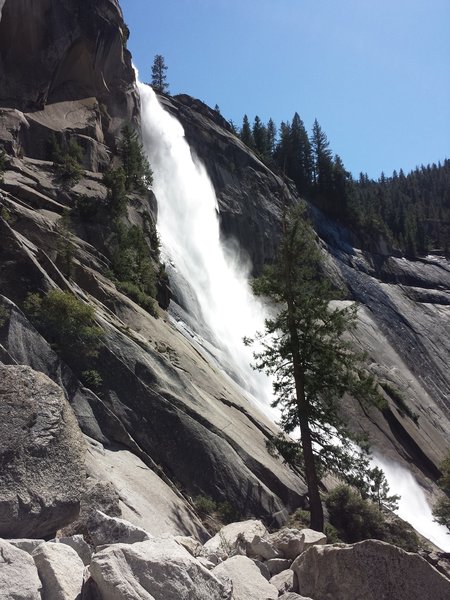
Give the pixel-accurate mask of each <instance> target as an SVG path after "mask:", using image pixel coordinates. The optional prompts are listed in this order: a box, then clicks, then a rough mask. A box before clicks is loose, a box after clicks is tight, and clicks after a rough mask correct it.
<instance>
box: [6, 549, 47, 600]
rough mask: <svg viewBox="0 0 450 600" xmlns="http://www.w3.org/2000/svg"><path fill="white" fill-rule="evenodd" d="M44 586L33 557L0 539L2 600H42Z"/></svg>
mask: <svg viewBox="0 0 450 600" xmlns="http://www.w3.org/2000/svg"><path fill="white" fill-rule="evenodd" d="M41 589H42V584H41V581H40V579H39V576H38V572H37V569H36V566H35V564H34V561H33V559H32V558H31V556H30V555H29V554H28V553H27V552H25V551H24V550H20V549H19V548H16V547H14V546H13V545H11V544H9V543H8V542H7V541H5V540H1V539H0V598H2V599H3V600H41V593H40V592H41Z"/></svg>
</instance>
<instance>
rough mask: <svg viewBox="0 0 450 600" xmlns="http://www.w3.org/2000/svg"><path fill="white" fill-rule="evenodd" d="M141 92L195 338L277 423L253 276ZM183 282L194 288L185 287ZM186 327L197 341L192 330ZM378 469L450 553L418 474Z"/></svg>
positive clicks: (159, 112)
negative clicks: (257, 337)
mask: <svg viewBox="0 0 450 600" xmlns="http://www.w3.org/2000/svg"><path fill="white" fill-rule="evenodd" d="M138 86H139V93H140V96H141V117H142V136H143V142H144V147H145V150H146V152H147V154H148V157H149V160H150V164H151V166H152V169H153V174H154V184H153V189H154V192H155V194H156V197H157V198H158V230H159V234H160V237H161V241H162V246H163V255H164V258H165V259H166V260H168V261H169V262H170V264H171V265H172V266H173V269H174V276H175V279H179V280H181V281H179V282H178V285H177V286H176V287H177V290H178V293H179V294H180V295H181V296H183V295H184V296H185V297H184V298H180V300H181V301H184V302H185V303H186V305H188V306H189V308H190V310H191V311H192V310H194V312H195V313H196V315H195V318H194V319H193V320H192V323H193V325H192V328H194V329H195V337H196V339H197V341H198V344H199V345H200V346H201V347H202V349H203V350H207V351H208V352H209V354H210V355H212V356H213V357H214V358H215V360H216V362H217V363H218V364H219V366H222V367H223V368H224V369H225V371H226V372H227V373H228V374H230V375H231V377H233V378H234V380H235V381H236V382H237V383H238V384H239V385H240V386H241V388H243V389H244V390H246V391H247V393H248V394H249V395H250V397H252V398H253V399H254V400H255V401H256V403H257V404H258V406H259V408H260V409H261V410H262V411H263V412H264V413H265V414H267V415H268V416H269V417H270V418H271V419H272V420H273V421H275V420H276V418H277V413H276V412H275V411H274V410H273V409H271V408H270V403H271V400H272V398H273V394H272V384H271V381H270V380H269V378H268V377H266V376H265V375H263V374H262V373H258V372H255V371H253V369H252V368H251V366H250V365H251V362H252V359H253V357H252V350H251V349H250V348H247V347H246V346H244V344H243V342H242V338H243V337H244V336H247V335H248V336H252V335H254V333H255V332H256V331H261V330H262V329H263V327H264V318H265V314H266V311H265V308H264V306H263V305H262V304H261V303H260V302H259V301H258V300H257V299H256V298H255V297H254V296H253V294H252V292H251V289H250V286H249V283H248V269H247V268H246V267H245V265H243V264H242V263H241V261H239V259H238V258H237V254H233V252H230V251H229V250H227V249H226V248H224V247H223V245H222V244H221V242H220V232H219V220H218V215H217V211H218V205H217V198H216V195H215V192H214V188H213V186H212V183H211V181H210V179H209V177H208V175H207V173H206V170H205V168H204V167H203V165H202V164H201V163H200V162H199V161H198V160H197V159H196V158H195V157H194V156H193V155H192V153H191V150H190V147H189V145H188V143H187V141H186V139H185V137H184V130H183V128H182V126H181V124H180V123H179V122H178V121H177V120H176V119H175V118H174V117H172V116H171V115H170V114H169V113H168V112H166V111H165V110H164V109H163V108H162V106H161V105H160V104H159V102H158V100H157V98H156V95H155V93H154V92H153V90H152V89H151V88H150V87H149V86H147V85H143V84H138ZM183 282H184V283H185V284H186V282H188V283H189V285H188V286H187V287H186V286H185V287H183ZM193 306H194V309H192V307H193ZM198 317H200V321H198ZM201 321H203V323H202V322H201ZM195 323H196V325H195ZM178 325H179V327H180V328H181V329H182V330H183V328H184V331H185V333H186V332H187V333H188V334H190V335H193V332H192V329H191V330H190V329H189V327H188V326H187V325H185V324H182V323H179V324H178ZM204 325H205V326H206V327H204ZM193 341H194V342H195V338H194V339H193ZM375 463H376V464H377V465H378V466H380V467H381V468H382V469H383V470H384V471H385V473H386V477H387V480H388V483H389V485H390V489H391V492H392V493H393V494H399V495H400V496H401V497H402V499H401V501H400V506H399V510H398V514H399V515H400V516H401V517H402V518H403V519H405V520H406V521H408V522H409V523H411V525H413V527H415V528H416V529H417V531H419V532H420V533H422V534H423V535H424V536H425V537H427V538H428V539H430V540H431V541H433V542H434V543H435V544H436V545H437V546H439V547H440V548H442V549H445V550H450V536H448V535H447V534H446V533H445V531H446V530H445V528H443V527H441V526H439V525H437V524H436V523H434V522H433V518H432V514H431V509H430V507H429V505H428V503H427V501H426V498H425V495H424V493H423V492H422V490H421V488H420V486H419V485H418V484H417V482H416V480H415V479H414V477H413V476H412V475H411V473H409V471H407V470H406V469H404V468H403V467H400V465H398V464H396V463H393V462H391V461H388V460H386V459H385V458H383V457H381V456H376V457H375Z"/></svg>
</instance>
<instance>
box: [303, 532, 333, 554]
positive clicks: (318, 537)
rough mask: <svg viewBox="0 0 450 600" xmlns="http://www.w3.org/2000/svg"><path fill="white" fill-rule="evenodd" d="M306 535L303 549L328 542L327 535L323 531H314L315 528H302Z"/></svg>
mask: <svg viewBox="0 0 450 600" xmlns="http://www.w3.org/2000/svg"><path fill="white" fill-rule="evenodd" d="M300 533H301V534H303V535H304V538H305V539H304V542H303V550H307V549H308V548H309V547H310V546H317V545H321V546H323V545H324V544H326V543H327V536H326V535H325V534H324V533H322V532H321V531H314V529H302V530H301V531H300Z"/></svg>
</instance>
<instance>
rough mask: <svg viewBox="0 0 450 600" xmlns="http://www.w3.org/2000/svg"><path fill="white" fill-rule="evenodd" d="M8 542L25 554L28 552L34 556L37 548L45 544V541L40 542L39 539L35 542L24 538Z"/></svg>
mask: <svg viewBox="0 0 450 600" xmlns="http://www.w3.org/2000/svg"><path fill="white" fill-rule="evenodd" d="M8 542H9V543H10V544H11V545H12V546H15V547H16V548H19V549H20V550H23V551H24V552H27V553H28V554H33V552H34V551H35V550H36V548H37V547H38V546H40V545H41V544H44V543H45V540H39V539H38V540H34V539H27V538H22V539H18V540H8Z"/></svg>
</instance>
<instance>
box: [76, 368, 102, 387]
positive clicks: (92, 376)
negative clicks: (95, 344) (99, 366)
mask: <svg viewBox="0 0 450 600" xmlns="http://www.w3.org/2000/svg"><path fill="white" fill-rule="evenodd" d="M81 382H82V383H83V385H84V386H85V387H87V388H89V389H91V390H92V391H94V392H97V391H99V390H100V389H101V387H102V384H103V379H102V376H101V375H100V373H99V372H98V371H96V370H95V369H89V370H87V371H83V372H82V373H81Z"/></svg>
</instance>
